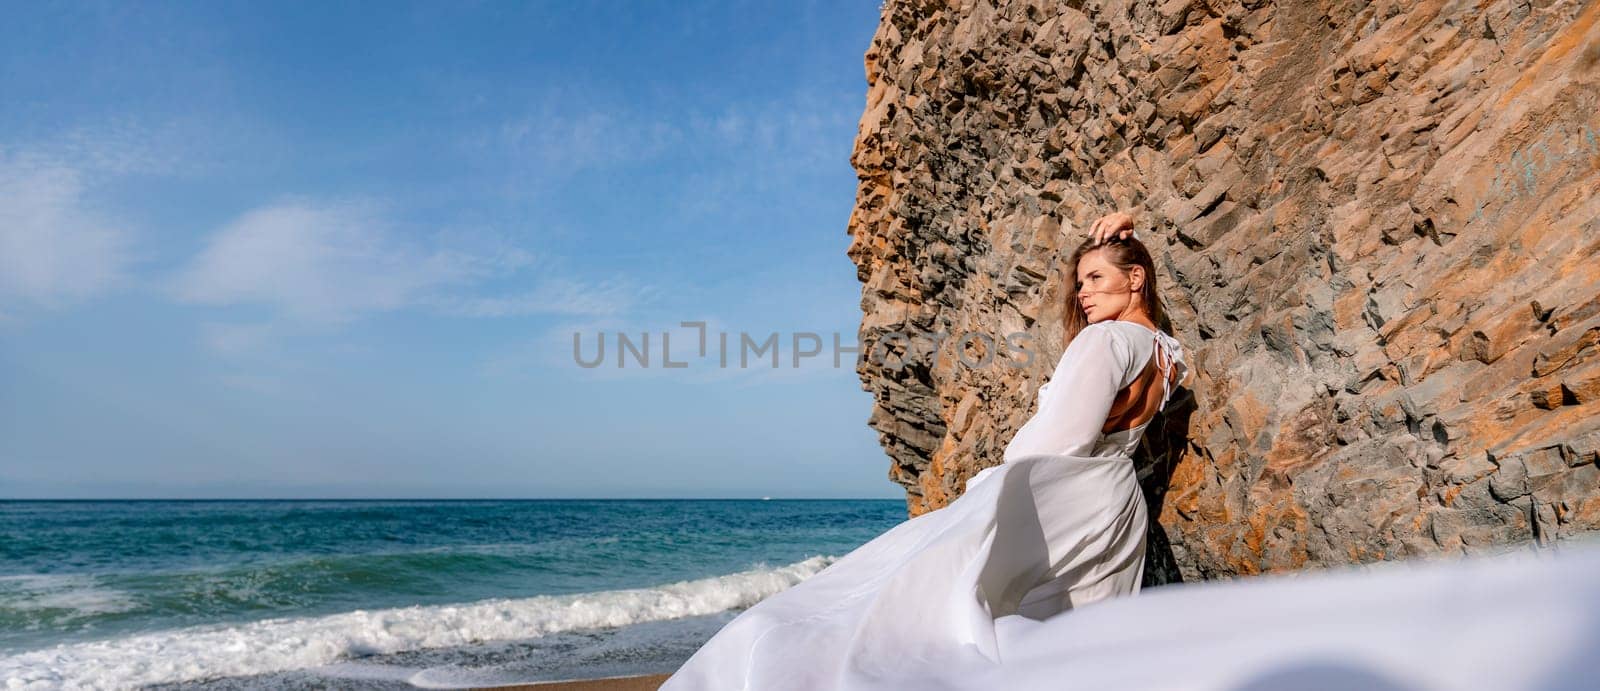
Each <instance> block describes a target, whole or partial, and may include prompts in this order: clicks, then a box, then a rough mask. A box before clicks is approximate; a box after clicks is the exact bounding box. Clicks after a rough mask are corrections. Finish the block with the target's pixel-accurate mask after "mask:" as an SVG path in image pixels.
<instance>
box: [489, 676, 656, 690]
mask: <svg viewBox="0 0 1600 691" xmlns="http://www.w3.org/2000/svg"><path fill="white" fill-rule="evenodd" d="M669 676H672V675H670V674H652V675H649V676H643V677H607V678H605V679H583V680H579V681H544V682H539V683H537V684H515V685H512V686H491V687H489V688H491V689H494V690H495V691H655V690H656V689H657V688H658V687H660V686H661V683H662V682H664V681H666V680H667V677H669Z"/></svg>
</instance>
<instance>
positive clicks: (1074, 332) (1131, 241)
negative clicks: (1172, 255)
mask: <svg viewBox="0 0 1600 691" xmlns="http://www.w3.org/2000/svg"><path fill="white" fill-rule="evenodd" d="M1097 249H1098V250H1103V251H1104V254H1103V256H1104V257H1105V259H1106V262H1107V263H1109V264H1111V265H1112V266H1115V267H1117V269H1118V270H1120V271H1122V272H1123V273H1127V272H1128V270H1129V269H1132V268H1133V267H1135V266H1141V267H1144V287H1143V288H1141V289H1140V290H1139V297H1140V299H1141V300H1142V301H1143V302H1144V308H1145V311H1146V312H1147V313H1148V314H1149V315H1150V321H1151V322H1154V323H1155V325H1156V328H1158V329H1160V330H1162V331H1165V332H1167V333H1168V334H1169V335H1170V334H1171V333H1172V323H1171V322H1170V321H1168V319H1167V309H1166V305H1164V304H1163V303H1162V302H1161V294H1160V293H1158V292H1157V291H1156V264H1155V261H1154V260H1153V259H1151V258H1150V250H1149V249H1147V248H1146V247H1145V246H1144V243H1142V242H1139V241H1138V240H1137V239H1135V238H1131V237H1130V238H1119V237H1115V236H1113V237H1112V238H1111V239H1109V240H1106V241H1105V242H1104V243H1102V244H1099V245H1096V244H1094V238H1089V239H1087V240H1084V241H1083V244H1081V245H1078V249H1076V250H1073V251H1072V258H1071V259H1070V260H1068V261H1067V265H1066V270H1067V271H1068V272H1069V273H1070V279H1071V281H1072V290H1071V291H1069V292H1068V293H1067V301H1066V302H1067V304H1066V306H1065V309H1063V310H1062V312H1061V327H1062V332H1063V337H1062V344H1061V347H1062V348H1066V346H1067V344H1069V343H1072V339H1074V338H1077V337H1078V334H1079V333H1080V332H1082V331H1083V328H1084V327H1086V326H1088V325H1089V317H1088V315H1086V314H1084V313H1083V305H1082V304H1081V303H1079V302H1078V291H1079V290H1081V289H1082V288H1083V284H1081V283H1079V282H1078V262H1079V261H1080V260H1082V259H1083V255H1086V254H1088V253H1090V252H1093V251H1094V250H1097Z"/></svg>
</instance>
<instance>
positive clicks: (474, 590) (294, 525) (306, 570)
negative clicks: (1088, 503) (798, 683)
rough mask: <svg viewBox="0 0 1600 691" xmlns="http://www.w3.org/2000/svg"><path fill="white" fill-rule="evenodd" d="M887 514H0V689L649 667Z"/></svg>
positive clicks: (208, 507) (557, 510)
mask: <svg viewBox="0 0 1600 691" xmlns="http://www.w3.org/2000/svg"><path fill="white" fill-rule="evenodd" d="M905 517H906V514H905V504H904V503H903V502H901V501H898V500H770V501H762V500H529V501H173V502H166V501H103V502H0V679H4V680H6V681H8V682H12V683H16V684H19V685H24V686H26V685H34V686H38V687H41V688H55V687H59V686H89V687H95V686H100V687H110V688H125V687H139V686H157V687H161V686H178V687H203V688H268V687H270V688H284V687H303V688H325V687H329V686H337V687H340V688H360V687H367V688H406V687H418V686H420V687H434V688H449V687H461V686H472V685H490V684H502V683H514V682H520V681H534V680H540V679H553V678H589V677H600V676H613V675H617V674H634V673H650V672H660V671H670V670H671V669H672V668H673V667H674V666H675V665H676V664H678V663H680V662H682V660H683V659H686V658H687V657H688V655H689V654H691V653H693V651H694V649H695V648H696V647H698V646H699V644H700V643H703V642H704V641H705V639H706V638H709V637H710V636H711V634H712V633H714V632H715V631H716V630H717V628H718V627H720V626H721V625H722V624H724V623H726V622H727V621H728V620H729V619H731V618H732V616H733V615H734V614H736V613H737V612H738V611H740V610H742V609H743V608H745V607H748V606H749V605H750V604H753V603H754V602H756V601H758V600H760V599H761V598H763V597H766V596H767V595H770V594H772V593H774V592H777V591H778V590H781V589H783V588H785V587H788V586H789V585H792V584H794V583H797V582H799V581H800V580H803V579H804V578H805V577H807V576H809V575H811V574H814V573H816V572H817V571H819V570H821V569H822V568H825V567H826V566H827V565H828V564H829V563H832V561H833V560H834V559H836V558H837V557H838V556H841V555H843V554H845V553H847V552H849V551H850V550H851V549H853V548H855V547H857V546H859V545H861V544H862V543H864V542H866V541H867V540H870V539H871V538H873V537H875V536H877V535H879V534H881V533H882V532H884V531H885V530H888V529H889V528H890V527H893V526H894V525H895V524H897V523H899V522H901V521H903V520H905Z"/></svg>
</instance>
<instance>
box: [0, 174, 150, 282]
mask: <svg viewBox="0 0 1600 691" xmlns="http://www.w3.org/2000/svg"><path fill="white" fill-rule="evenodd" d="M83 194H84V184H83V180H82V177H81V175H80V174H79V173H78V171H76V170H75V169H73V168H69V167H64V166H59V165H53V164H45V163H38V162H33V161H31V160H19V159H15V158H8V157H5V156H4V155H3V154H0V304H3V303H24V304H29V305H33V306H43V307H56V306H61V305H65V304H69V303H73V302H78V301H82V300H85V299H88V298H90V297H92V296H94V295H97V294H100V293H101V292H103V291H105V290H106V289H107V288H108V287H110V286H112V285H113V284H115V283H116V282H117V281H118V280H120V279H121V278H122V277H123V276H124V273H125V271H126V267H127V264H128V263H129V260H130V253H129V245H130V236H129V234H128V232H127V231H126V229H124V228H122V227H120V226H118V225H116V224H114V223H112V222H111V221H108V220H106V219H104V218H102V217H101V216H100V215H99V214H97V213H95V212H94V210H93V209H92V208H91V207H90V206H89V205H88V204H87V202H86V201H85V200H84V197H83Z"/></svg>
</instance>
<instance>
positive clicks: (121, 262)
mask: <svg viewBox="0 0 1600 691" xmlns="http://www.w3.org/2000/svg"><path fill="white" fill-rule="evenodd" d="M878 11H879V7H878V3H875V2H837V3H820V2H801V3H766V2H759V3H758V2H731V3H698V2H671V3H666V2H661V3H642V2H640V3H635V2H614V3H593V4H579V3H575V2H574V3H566V2H559V3H557V2H549V3H526V4H519V3H482V4H475V3H419V4H416V5H403V4H400V3H389V2H384V3H345V4H338V5H337V6H334V7H325V6H324V4H322V3H255V4H244V3H193V4H157V3H137V4H129V3H122V4H116V3H105V4H92V3H80V4H65V5H50V6H46V5H44V4H42V3H7V4H6V7H5V8H4V13H5V15H6V16H7V17H8V21H6V22H4V23H0V93H3V94H4V106H3V107H0V496H3V497H20V498H31V497H396V496H404V497H416V496H422V497H749V496H773V497H885V498H895V497H901V496H903V495H902V494H901V491H900V489H899V488H898V487H896V486H894V485H893V484H892V483H890V482H889V481H888V480H887V478H886V474H887V469H888V460H887V458H886V457H885V455H884V454H883V452H882V451H881V450H880V448H879V447H878V444H877V437H876V433H875V432H873V431H872V430H871V429H870V428H868V427H867V425H866V420H867V417H868V415H869V413H870V410H871V402H872V400H871V395H870V394H868V393H866V392H864V391H862V390H861V388H860V385H859V383H858V381H857V378H856V375H855V372H854V370H853V368H852V364H853V363H852V362H851V358H853V357H854V355H853V354H850V353H846V354H844V356H843V358H844V362H843V363H842V365H841V366H840V367H838V368H835V367H834V366H833V359H832V357H831V355H832V346H831V343H826V344H825V346H824V349H823V353H822V355H821V356H819V357H816V358H812V359H810V360H806V361H804V362H803V363H802V366H801V367H798V368H797V367H793V366H792V363H791V362H790V361H789V360H788V358H789V357H790V355H791V352H790V342H789V339H791V338H792V337H793V334H796V333H799V332H815V333H818V334H820V335H821V336H822V338H823V339H824V340H825V341H826V340H829V339H830V338H831V335H832V334H833V333H835V332H837V333H839V334H840V336H841V339H842V341H843V344H844V345H847V346H853V345H855V344H856V341H855V333H856V326H857V324H858V322H859V319H860V311H859V299H860V284H859V283H858V282H857V280H856V277H855V268H854V266H853V265H852V264H851V263H850V261H849V259H848V258H847V257H846V256H845V249H846V248H847V247H848V245H849V236H848V235H847V234H846V232H845V228H846V222H847V220H848V218H849V214H850V208H851V205H852V202H853V201H854V195H855V185H856V180H855V175H854V172H853V170H852V169H851V167H850V163H849V155H850V150H851V146H852V143H853V140H854V136H855V132H856V123H857V121H858V119H859V117H860V115H861V112H862V109H863V107H864V105H865V91H866V90H865V78H864V75H863V72H862V55H863V53H864V52H865V51H866V49H867V46H868V44H869V43H870V40H871V37H872V33H873V31H874V30H875V29H876V25H877V19H878ZM683 321H704V322H706V323H707V329H708V331H709V332H710V334H711V341H712V345H713V349H712V350H711V351H709V353H708V356H707V357H704V358H701V357H697V355H698V353H697V350H696V348H695V345H696V338H697V331H696V330H695V329H693V328H689V327H682V326H680V322H683ZM619 331H622V332H627V333H630V334H633V335H634V336H633V338H634V340H635V341H638V340H640V339H641V338H642V336H641V335H640V334H642V333H651V334H652V335H651V339H652V340H651V346H652V349H653V350H654V353H653V355H654V357H653V359H652V361H651V366H649V367H639V366H637V364H636V363H634V362H633V361H632V360H631V359H630V360H629V362H628V366H627V367H622V368H619V367H616V366H615V358H616V354H615V349H614V347H615V345H616V344H615V334H616V333H617V332H619ZM662 332H667V333H669V334H670V338H671V357H672V359H673V360H674V361H684V362H687V363H688V366H687V367H683V368H676V369H669V368H665V367H662V366H661V362H660V359H659V358H660V339H661V333H662ZM719 332H727V333H729V334H730V339H731V342H732V344H734V345H735V346H736V345H737V343H738V340H739V334H740V333H749V334H751V335H752V337H753V338H755V339H756V340H758V341H759V340H762V339H765V338H766V337H767V335H769V334H771V333H778V334H779V337H780V339H782V340H783V341H784V343H783V345H782V346H781V348H780V350H781V353H782V357H783V358H784V360H785V362H784V364H783V365H782V366H780V367H778V368H772V367H771V366H770V362H768V363H767V364H764V365H760V366H754V365H753V366H751V367H749V368H745V369H740V368H738V367H729V368H721V367H719V366H718V358H717V352H716V350H715V343H716V334H717V333H719ZM574 333H577V334H579V335H580V336H581V337H582V339H583V341H582V344H583V346H584V348H585V352H586V353H588V354H590V355H592V354H593V351H594V349H595V348H596V347H597V339H598V336H599V334H601V333H605V334H607V335H608V336H607V338H608V344H607V345H608V346H611V347H612V351H611V352H609V353H608V355H609V356H610V361H609V363H608V366H603V367H600V368H594V369H589V368H584V367H580V366H578V364H577V363H576V361H575V359H574V354H573V334H574ZM731 355H732V358H733V359H734V361H735V362H736V361H737V351H734V352H733V353H732V354H731Z"/></svg>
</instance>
